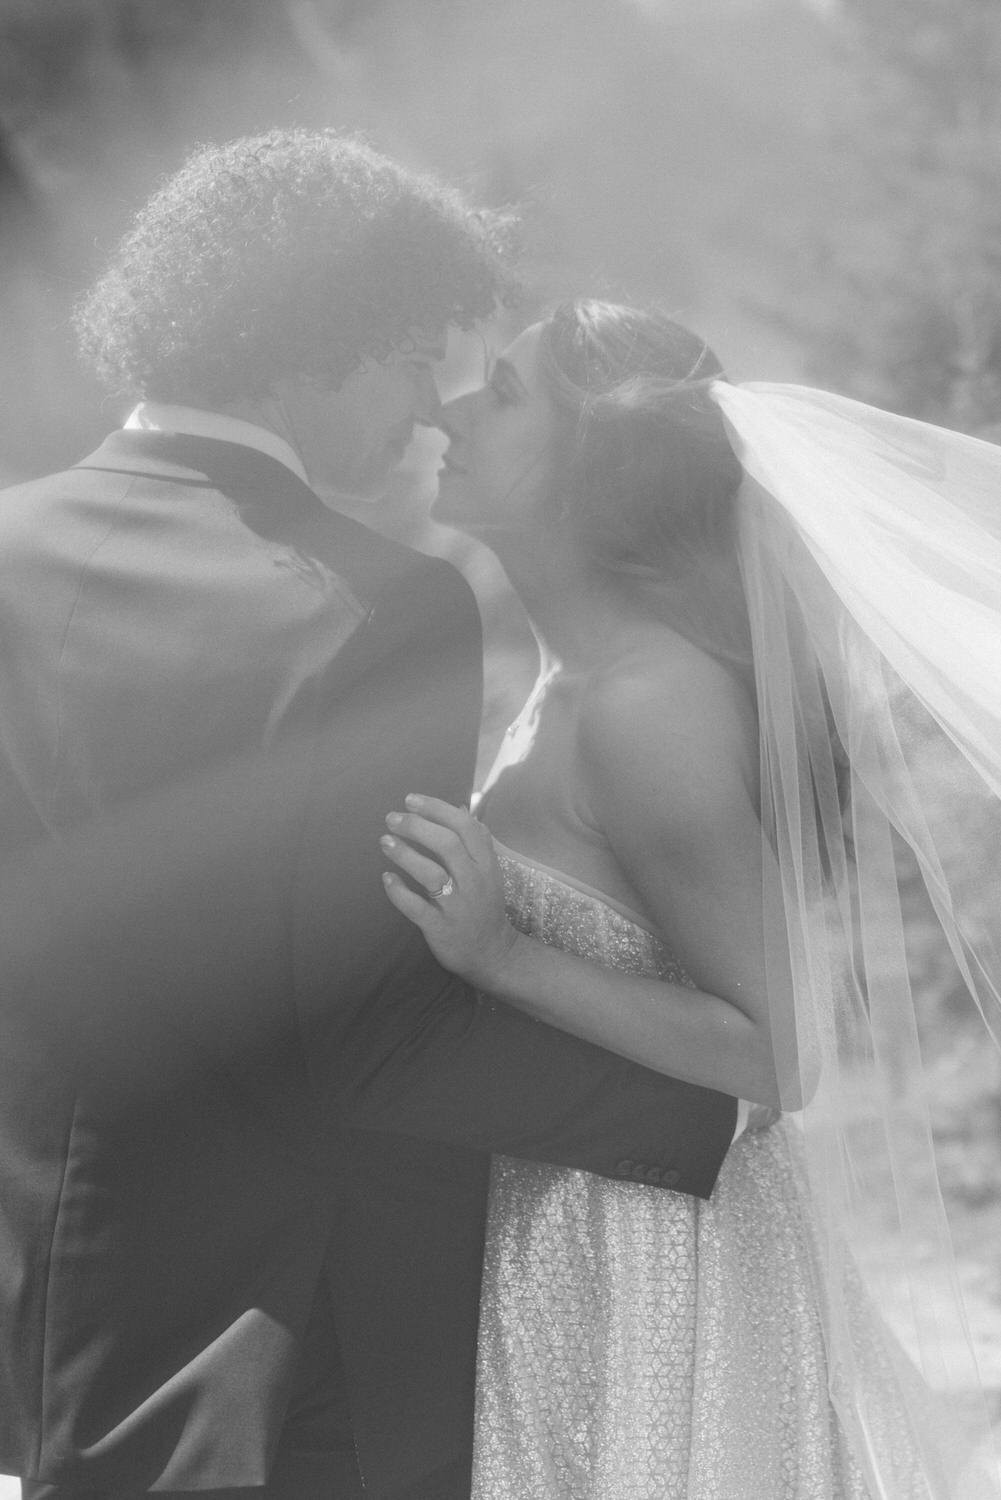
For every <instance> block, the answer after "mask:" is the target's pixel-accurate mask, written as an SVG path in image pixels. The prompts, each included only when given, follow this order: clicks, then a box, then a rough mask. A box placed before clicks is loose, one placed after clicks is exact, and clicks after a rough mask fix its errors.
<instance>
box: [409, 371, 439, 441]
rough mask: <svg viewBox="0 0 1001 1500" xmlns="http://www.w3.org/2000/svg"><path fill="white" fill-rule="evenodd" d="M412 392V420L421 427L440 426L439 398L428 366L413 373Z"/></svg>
mask: <svg viewBox="0 0 1001 1500" xmlns="http://www.w3.org/2000/svg"><path fill="white" fill-rule="evenodd" d="M414 392H415V397H414V420H415V421H416V422H418V423H419V424H420V425H421V426H422V427H438V426H440V420H439V419H440V417H441V396H440V395H439V394H438V386H437V384H436V382H435V378H434V375H433V374H432V372H431V369H430V368H429V366H427V365H422V366H420V367H419V368H418V369H416V370H415V371H414Z"/></svg>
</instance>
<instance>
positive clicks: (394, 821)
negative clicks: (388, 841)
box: [386, 812, 403, 828]
mask: <svg viewBox="0 0 1001 1500" xmlns="http://www.w3.org/2000/svg"><path fill="white" fill-rule="evenodd" d="M386 822H387V823H388V824H389V826H390V828H398V827H399V825H400V824H401V823H402V822H403V814H402V813H398V812H391V813H387V814H386Z"/></svg>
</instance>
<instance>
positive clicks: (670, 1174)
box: [660, 1167, 681, 1188]
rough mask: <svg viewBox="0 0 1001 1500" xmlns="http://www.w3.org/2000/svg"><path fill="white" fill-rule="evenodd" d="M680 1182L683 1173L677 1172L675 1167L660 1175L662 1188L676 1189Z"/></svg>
mask: <svg viewBox="0 0 1001 1500" xmlns="http://www.w3.org/2000/svg"><path fill="white" fill-rule="evenodd" d="M680 1181H681V1173H680V1172H676V1171H675V1170H674V1168H673V1167H671V1168H670V1170H669V1171H666V1172H662V1173H661V1174H660V1185H661V1187H666V1188H671V1187H675V1186H676V1185H677V1184H678V1183H679V1182H680Z"/></svg>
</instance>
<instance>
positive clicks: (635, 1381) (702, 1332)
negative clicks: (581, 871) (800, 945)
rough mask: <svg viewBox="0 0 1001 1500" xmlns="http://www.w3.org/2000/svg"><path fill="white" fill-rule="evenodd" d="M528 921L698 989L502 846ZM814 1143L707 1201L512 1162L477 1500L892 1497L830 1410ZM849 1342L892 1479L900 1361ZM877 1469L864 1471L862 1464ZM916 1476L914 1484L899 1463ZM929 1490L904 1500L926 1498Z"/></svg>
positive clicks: (770, 1152)
mask: <svg viewBox="0 0 1001 1500" xmlns="http://www.w3.org/2000/svg"><path fill="white" fill-rule="evenodd" d="M498 853H499V857H500V862H501V867H502V870H503V874H504V880H505V888H506V897H507V903H508V910H509V915H510V917H511V920H512V921H513V922H514V923H515V925H516V926H518V927H519V928H520V929H521V930H522V931H524V932H526V933H528V934H530V935H532V936H534V937H536V938H539V939H541V941H543V942H545V943H547V944H550V945H551V946H554V947H557V948H561V949H564V950H567V951H569V952H572V953H576V954H578V955H580V956H582V957H584V958H587V959H591V960H593V961H594V962H596V963H600V964H603V965H605V966H606V967H611V968H617V969H622V970H625V971H628V972H631V973H643V974H651V975H659V976H662V977H663V978H666V979H669V980H673V981H677V982H681V983H689V982H690V981H688V980H687V978H686V976H685V975H684V974H683V972H682V971H681V970H680V968H679V966H678V964H677V963H676V961H675V960H674V959H673V957H672V956H671V954H670V953H669V952H668V951H667V950H666V949H665V947H664V945H663V944H662V943H661V942H660V940H659V939H658V937H657V936H656V935H655V934H654V933H653V932H652V931H650V930H649V928H648V927H647V926H646V925H645V924H644V922H643V920H642V919H641V918H640V917H638V916H637V915H635V914H633V913H630V912H628V911H626V910H624V909H622V908H621V907H618V906H616V904H615V903H613V902H611V901H610V900H608V899H607V898H606V897H604V896H602V895H601V893H600V892H598V891H595V890H591V889H590V888H588V887H585V886H582V885H580V884H578V883H576V882H574V881H572V880H571V879H569V878H568V877H567V876H565V875H562V874H560V873H559V872H557V871H555V870H550V869H547V868H545V867H542V866H539V865H537V864H533V863H531V862H529V861H527V860H525V859H523V858H522V857H521V856H519V855H516V854H515V853H513V851H510V850H505V849H504V848H503V847H502V846H498ZM796 1133H797V1132H796V1126H795V1124H793V1123H792V1122H790V1121H786V1120H783V1121H780V1122H779V1123H778V1124H776V1125H773V1126H772V1127H771V1128H769V1129H766V1130H761V1131H749V1132H746V1133H745V1134H743V1135H742V1136H741V1137H740V1138H739V1139H738V1140H737V1141H736V1142H735V1143H734V1145H733V1146H732V1147H731V1149H730V1152H729V1154H728V1156H727V1158H726V1160H725V1162H724V1164H723V1168H722V1171H721V1173H720V1176H719V1180H718V1183H717V1186H716V1189H715V1192H714V1194H713V1196H712V1199H711V1200H710V1201H709V1202H702V1201H700V1200H697V1199H694V1198H688V1197H685V1196H682V1195H681V1194H678V1193H673V1192H669V1191H665V1190H664V1189H662V1188H657V1187H646V1186H640V1185H636V1184H631V1183H619V1182H613V1181H610V1180H607V1179H605V1178H601V1177H595V1176H591V1175H590V1174H588V1173H585V1172H577V1171H571V1170H568V1169H564V1168H558V1167H550V1166H546V1165H541V1164H536V1163H530V1162H524V1161H515V1160H512V1159H510V1158H505V1157H499V1158H496V1159H495V1162H494V1168H493V1178H492V1187H491V1210H490V1221H489V1229H488V1235H487V1253H486V1266H485V1277H484V1286H483V1298H482V1311H481V1328H480V1348H479V1367H478V1397H477V1401H478V1409H477V1436H476V1450H475V1466H474V1484H473V1497H474V1500H876V1497H877V1496H882V1495H883V1494H884V1493H885V1492H884V1491H881V1490H879V1489H876V1488H875V1487H873V1486H872V1485H871V1484H870V1482H869V1481H867V1478H866V1476H865V1474H864V1473H863V1471H862V1469H861V1468H860V1466H859V1461H858V1459H857V1458H856V1457H855V1456H854V1455H853V1454H852V1453H851V1452H849V1447H848V1444H847V1442H846V1439H845V1435H844V1432H843V1430H842V1427H841V1425H840V1423H839V1420H838V1418H837V1416H836V1414H835V1412H834V1409H833V1407H832V1405H831V1402H830V1400H829V1397H828V1384H827V1380H828V1377H827V1361H826V1357H825V1349H824V1343H823V1338H822V1333H821V1325H820V1321H819V1319H818V1316H817V1301H816V1298H817V1293H816V1290H815V1282H814V1279H813V1248H812V1243H811V1234H810V1230H809V1228H808V1226H807V1225H806V1224H805V1223H804V1222H803V1217H802V1212H801V1208H800V1200H799V1197H798V1194H797V1191H796V1188H795V1184H794V1171H795V1158H796V1151H797V1140H796ZM854 1322H855V1327H854V1329H853V1337H854V1341H855V1344H856V1352H857V1364H856V1370H857V1372H859V1376H860V1378H861V1379H862V1380H863V1381H865V1382H866V1383H867V1384H869V1390H868V1392H867V1393H866V1394H865V1400H866V1403H867V1405H868V1406H869V1410H870V1411H871V1410H872V1407H873V1405H875V1406H876V1407H877V1408H878V1409H879V1410H880V1412H881V1414H882V1416H881V1424H882V1429H883V1430H882V1434H881V1436H882V1440H883V1443H884V1445H886V1446H888V1447H892V1448H893V1449H894V1450H895V1455H896V1457H895V1472H897V1473H898V1474H904V1475H909V1474H910V1472H911V1469H912V1465H911V1460H910V1454H911V1453H912V1452H913V1451H914V1448H915V1444H914V1441H913V1434H912V1431H911V1429H910V1427H909V1425H908V1418H907V1417H906V1416H905V1415H904V1407H903V1405H899V1404H898V1403H897V1402H896V1401H895V1399H894V1391H895V1390H896V1388H897V1387H896V1381H897V1379H898V1376H899V1375H900V1373H901V1372H900V1371H899V1370H898V1369H897V1368H896V1364H897V1361H898V1360H899V1358H900V1356H899V1353H898V1354H896V1355H895V1354H894V1353H893V1352H891V1351H892V1346H891V1344H890V1343H889V1341H888V1340H887V1338H886V1334H885V1330H884V1328H883V1325H882V1324H881V1322H880V1321H879V1319H878V1318H877V1317H876V1316H875V1315H874V1314H873V1313H872V1312H871V1310H870V1309H869V1308H868V1306H867V1305H866V1303H865V1301H864V1299H863V1297H862V1295H861V1293H860V1294H859V1298H858V1302H857V1316H856V1317H855V1319H854ZM863 1461H864V1460H863ZM896 1465H899V1467H896ZM928 1494H929V1490H928V1489H927V1488H926V1487H925V1484H924V1482H923V1481H922V1479H921V1478H920V1475H919V1473H918V1472H917V1464H916V1461H915V1464H914V1466H913V1480H911V1479H910V1478H908V1479H907V1481H906V1484H905V1487H904V1488H902V1489H900V1490H899V1491H897V1492H895V1493H894V1495H893V1497H892V1500H912V1497H918V1496H921V1497H926V1496H927V1495H928Z"/></svg>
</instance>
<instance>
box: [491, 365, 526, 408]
mask: <svg viewBox="0 0 1001 1500" xmlns="http://www.w3.org/2000/svg"><path fill="white" fill-rule="evenodd" d="M484 384H485V386H486V388H487V390H488V391H489V392H490V394H491V396H492V397H493V398H494V400H495V401H496V402H497V404H498V405H499V406H513V405H515V404H516V403H517V402H518V401H520V400H521V396H522V391H523V389H524V387H523V386H522V384H521V381H520V380H519V378H518V376H517V374H516V373H515V371H514V369H513V368H512V367H511V365H509V364H508V362H507V360H506V359H491V361H490V365H489V369H488V370H487V373H486V379H485V381H484Z"/></svg>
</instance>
